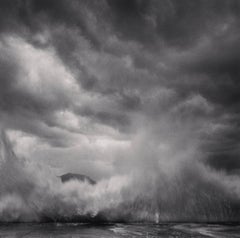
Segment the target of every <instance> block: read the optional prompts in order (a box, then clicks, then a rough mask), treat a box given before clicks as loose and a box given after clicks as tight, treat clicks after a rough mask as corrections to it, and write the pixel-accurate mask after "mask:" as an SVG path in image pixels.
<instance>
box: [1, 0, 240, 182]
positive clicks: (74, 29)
mask: <svg viewBox="0 0 240 238" xmlns="http://www.w3.org/2000/svg"><path fill="white" fill-rule="evenodd" d="M239 27H240V2H239V1H237V0H229V1H223V0H222V1H221V0H213V1H207V0H197V1H191V0H184V1H177V0H176V1H175V0H163V1H158V0H149V1H144V0H109V1H108V0H96V1H95V0H93V1H87V0H69V1H64V0H13V1H7V0H6V1H5V0H2V1H1V2H0V119H1V124H2V127H3V128H4V130H6V132H7V134H8V136H9V138H10V141H11V142H12V143H13V145H14V149H15V152H16V153H17V154H19V156H23V157H27V158H31V159H33V160H36V161H42V162H44V163H47V164H48V165H50V166H51V167H53V168H55V169H57V172H56V173H60V172H64V171H65V172H68V171H69V170H70V171H72V172H86V173H87V174H88V175H89V176H92V177H93V178H94V179H97V180H98V179H99V180H101V179H102V178H106V177H111V176H112V175H114V174H125V173H131V172H133V171H135V170H137V171H140V174H144V176H147V175H146V173H147V172H146V171H149V174H151V173H152V172H151V171H155V170H156V168H158V169H159V167H160V170H165V172H166V171H168V172H169V173H173V174H175V173H177V172H176V171H175V168H176V167H177V168H180V167H181V168H182V167H185V166H187V167H188V168H189V167H191V168H192V170H193V171H194V170H195V166H203V168H205V169H206V171H208V174H209V173H210V174H211V173H213V174H215V173H218V172H219V173H223V174H224V176H226V178H230V177H231V176H239V171H240V159H239V156H240V147H239V139H240V136H239V132H240V125H239V119H240V111H239V110H240V82H239V76H240V68H239V63H240V47H239V42H240V32H239ZM195 162H196V163H197V165H196V164H195ZM173 164H174V165H173ZM188 164H191V166H189V165H188ZM173 168H174V169H173ZM190 170H191V169H190ZM188 171H189V169H188ZM201 176H204V175H201Z"/></svg>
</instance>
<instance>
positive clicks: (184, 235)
mask: <svg viewBox="0 0 240 238" xmlns="http://www.w3.org/2000/svg"><path fill="white" fill-rule="evenodd" d="M0 237H4V238H15V237H16V238H20V237H27V238H44V237H49V238H54V237H59V238H77V237H82V238H95V237H96V238H97V237H98V238H100V237H102V238H108V237H109V238H110V237H111V238H120V237H122V238H124V237H129V238H137V237H146V238H157V237H159V238H160V237H165V238H167V237H169V238H170V237H171V238H190V237H194V238H198V237H199V238H201V237H217V238H228V237H229V238H235V237H240V225H237V224H228V225H226V224H194V223H185V224H184V223H166V224H105V225H90V224H79V223H2V224H0Z"/></svg>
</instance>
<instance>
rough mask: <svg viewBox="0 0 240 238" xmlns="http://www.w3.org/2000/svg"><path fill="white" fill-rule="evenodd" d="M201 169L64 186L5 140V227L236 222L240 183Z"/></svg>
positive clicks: (1, 141)
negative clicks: (19, 224)
mask: <svg viewBox="0 0 240 238" xmlns="http://www.w3.org/2000/svg"><path fill="white" fill-rule="evenodd" d="M203 166H204V165H202V164H200V163H194V166H193V164H189V165H187V166H186V165H184V166H180V165H179V167H178V173H174V174H172V173H171V174H169V173H167V171H163V170H159V171H158V172H156V171H148V172H147V173H143V172H142V171H135V172H133V173H128V174H126V175H116V176H113V177H111V178H109V179H104V180H101V181H99V182H98V183H97V184H96V185H94V186H92V185H91V184H89V183H87V182H81V181H76V180H72V181H68V182H66V183H62V182H61V181H60V180H59V178H58V177H57V176H56V175H55V174H54V173H53V172H52V171H51V169H50V168H47V167H44V166H43V165H40V164H37V163H36V162H33V160H27V159H23V158H18V157H17V156H16V154H15V153H14V151H13V148H12V145H11V143H10V142H9V140H8V138H7V136H6V134H5V132H4V131H1V135H0V181H1V182H0V221H1V222H16V221H18V222H30V221H31V222H43V221H50V222H60V221H62V222H161V221H237V220H239V218H240V203H239V192H238V191H239V187H238V186H239V185H238V184H239V177H236V176H235V177H229V176H227V175H224V174H221V173H219V172H218V173H217V172H213V171H209V170H210V169H209V168H206V167H203Z"/></svg>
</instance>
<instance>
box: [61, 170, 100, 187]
mask: <svg viewBox="0 0 240 238" xmlns="http://www.w3.org/2000/svg"><path fill="white" fill-rule="evenodd" d="M59 177H60V178H61V181H62V183H66V182H69V181H71V180H78V181H81V182H87V183H89V184H91V185H95V184H96V181H94V180H93V179H91V178H90V177H88V176H86V175H84V174H75V173H66V174H63V175H61V176H59Z"/></svg>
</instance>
